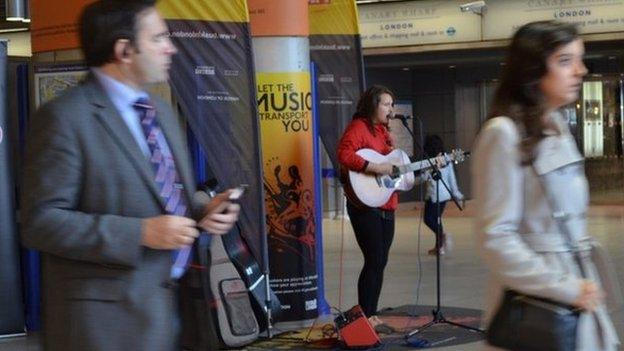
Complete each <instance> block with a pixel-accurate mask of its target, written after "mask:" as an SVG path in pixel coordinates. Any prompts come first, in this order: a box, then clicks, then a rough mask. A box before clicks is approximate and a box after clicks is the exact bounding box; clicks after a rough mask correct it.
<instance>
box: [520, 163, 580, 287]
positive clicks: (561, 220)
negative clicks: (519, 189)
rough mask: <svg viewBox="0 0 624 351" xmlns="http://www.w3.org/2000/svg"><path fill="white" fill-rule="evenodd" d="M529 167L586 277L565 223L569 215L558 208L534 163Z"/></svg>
mask: <svg viewBox="0 0 624 351" xmlns="http://www.w3.org/2000/svg"><path fill="white" fill-rule="evenodd" d="M531 168H532V169H533V172H534V173H535V175H537V179H538V180H539V183H540V185H541V188H542V191H543V192H544V197H546V202H548V205H549V206H550V209H551V210H552V217H553V218H554V219H555V221H556V222H557V227H559V231H560V232H561V235H562V236H563V237H564V239H565V243H566V245H567V246H568V249H569V250H570V252H572V253H573V254H574V260H575V261H576V264H578V266H579V269H580V272H581V277H583V278H587V272H586V271H585V266H584V265H583V258H582V257H581V253H580V249H579V245H578V242H577V241H576V240H574V238H573V237H572V234H570V231H568V227H567V226H566V224H565V220H566V219H567V218H568V217H569V215H568V214H566V213H565V211H563V210H561V209H559V208H558V206H557V204H556V202H555V200H554V198H553V196H552V194H551V192H550V190H549V189H548V187H547V186H546V184H545V183H544V178H543V177H542V176H541V175H540V174H539V173H538V172H537V169H535V165H534V164H531Z"/></svg>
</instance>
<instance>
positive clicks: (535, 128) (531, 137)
mask: <svg viewBox="0 0 624 351" xmlns="http://www.w3.org/2000/svg"><path fill="white" fill-rule="evenodd" d="M577 38H578V31H577V29H576V27H575V26H574V25H572V24H567V23H562V22H557V21H539V22H531V23H528V24H525V25H524V26H522V27H520V29H518V31H517V32H516V34H515V35H514V37H513V39H512V41H511V45H510V46H509V51H508V54H507V60H506V65H505V68H504V71H503V74H502V77H501V83H500V85H499V87H498V89H497V90H496V94H495V97H494V103H493V104H492V109H491V113H490V118H492V117H496V116H508V117H510V118H512V119H513V120H514V121H515V122H516V123H517V124H518V126H519V127H520V128H521V130H522V131H523V140H522V143H521V145H520V148H521V151H522V154H523V163H525V164H526V163H530V162H532V161H533V159H534V158H535V155H534V152H535V146H536V145H537V143H538V142H539V141H540V140H541V139H542V138H543V137H544V135H543V130H544V129H545V124H544V121H543V119H542V117H543V115H544V113H545V112H546V109H547V106H546V98H545V97H544V94H543V92H542V91H541V90H540V87H539V84H540V80H541V79H542V77H544V76H545V75H546V74H547V73H548V67H547V66H546V61H547V59H548V57H549V56H550V55H552V54H553V53H554V52H555V51H556V50H557V49H558V48H559V47H561V46H562V45H566V44H569V43H571V42H573V41H574V40H576V39H577Z"/></svg>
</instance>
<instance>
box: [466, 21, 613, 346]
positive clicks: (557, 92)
mask: <svg viewBox="0 0 624 351" xmlns="http://www.w3.org/2000/svg"><path fill="white" fill-rule="evenodd" d="M583 55H584V46H583V42H582V40H581V39H580V38H579V37H578V33H577V30H576V28H575V27H574V26H573V25H572V24H564V23H561V22H555V21H544V22H533V23H529V24H526V25H524V26H522V27H521V28H520V29H519V30H518V31H517V32H516V34H515V35H514V37H513V39H512V42H511V46H510V48H509V53H508V58H507V62H506V65H505V71H504V73H503V76H502V79H501V82H500V86H499V88H498V90H497V92H496V95H495V98H494V103H493V106H492V110H491V118H490V119H489V120H488V121H487V122H486V123H485V125H484V126H483V128H482V130H481V132H480V134H479V136H478V138H477V142H476V147H475V153H474V159H473V164H472V165H473V169H472V179H473V182H474V184H473V190H474V191H475V198H476V206H477V226H476V228H477V234H478V237H479V243H480V247H481V250H482V254H483V256H484V259H485V261H486V263H487V265H488V267H489V268H490V270H491V275H490V279H489V287H488V289H487V291H488V301H487V302H488V303H487V308H486V315H485V318H486V320H489V319H491V317H492V315H493V313H494V312H495V311H496V309H497V307H498V306H499V303H500V301H501V297H502V293H503V291H504V289H506V288H509V289H512V290H515V291H517V292H520V293H523V294H529V295H533V296H537V297H543V298H548V299H551V300H554V301H558V302H562V303H566V304H569V305H573V306H576V307H578V308H580V309H581V310H582V311H583V312H582V313H581V316H580V319H579V324H578V329H577V338H576V339H577V342H576V349H577V350H587V351H589V350H592V351H597V350H616V348H617V345H618V344H619V341H618V337H617V335H616V331H615V328H614V326H613V324H612V322H611V319H610V318H609V315H608V313H607V308H606V299H608V298H609V297H612V298H616V297H617V296H618V295H619V294H620V292H619V289H615V288H613V286H614V285H613V284H615V282H614V281H613V280H612V279H609V274H607V273H608V269H606V268H605V267H604V265H603V264H602V263H604V260H603V259H598V258H599V257H601V258H604V256H602V255H601V254H602V251H601V250H600V248H599V247H598V246H597V244H595V242H594V241H593V239H592V238H591V237H590V236H589V233H588V232H587V225H586V218H585V215H586V212H587V206H588V185H587V180H586V178H585V175H584V167H583V157H582V156H581V154H580V153H579V151H578V149H577V147H576V143H575V141H574V138H573V137H572V135H571V134H570V132H569V130H568V126H567V123H566V122H565V121H564V120H563V117H562V116H561V114H559V113H558V109H559V108H560V107H562V106H565V105H568V104H571V103H574V102H575V101H576V100H577V99H578V97H579V91H580V89H581V88H582V83H583V76H584V75H585V74H586V73H587V69H586V68H585V65H584V64H583ZM555 208H557V211H556V210H555ZM555 212H557V213H558V214H564V216H563V219H562V221H563V225H562V227H563V228H567V229H565V232H568V233H569V234H570V236H571V237H572V239H573V240H574V241H575V242H577V243H578V244H579V247H580V255H581V257H582V260H581V263H582V267H583V270H584V271H585V272H586V275H585V276H586V277H585V278H583V277H582V276H581V268H580V265H579V264H577V262H576V261H575V259H574V255H573V253H572V252H570V250H569V249H568V246H567V245H566V243H567V240H566V237H565V235H563V234H564V233H563V231H561V230H559V228H560V227H559V226H558V222H557V220H558V219H555V218H554V217H555V216H554V214H555ZM557 217H559V216H557Z"/></svg>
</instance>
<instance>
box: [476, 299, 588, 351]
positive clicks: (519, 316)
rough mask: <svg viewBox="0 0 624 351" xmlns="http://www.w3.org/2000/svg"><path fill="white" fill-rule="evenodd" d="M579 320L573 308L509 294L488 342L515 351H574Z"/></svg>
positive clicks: (500, 308)
mask: <svg viewBox="0 0 624 351" xmlns="http://www.w3.org/2000/svg"><path fill="white" fill-rule="evenodd" d="M579 316H580V312H579V310H578V309H576V308H575V307H573V306H570V305H566V304H562V303H559V302H555V301H552V300H548V299H544V298H540V297H536V296H531V295H525V294H521V293H519V292H517V291H514V290H506V291H505V293H504V295H503V299H502V301H501V304H500V307H499V309H498V311H497V312H496V314H495V315H494V318H493V319H492V321H491V322H490V326H489V327H488V329H487V331H486V333H485V335H486V340H487V342H488V343H489V344H490V345H493V346H496V347H500V348H504V349H507V350H512V351H542V350H543V351H546V350H548V351H564V350H565V351H574V350H576V330H577V326H578V320H579Z"/></svg>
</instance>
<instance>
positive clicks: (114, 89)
mask: <svg viewBox="0 0 624 351" xmlns="http://www.w3.org/2000/svg"><path fill="white" fill-rule="evenodd" d="M91 70H92V72H93V73H94V74H95V76H96V77H97V79H98V81H99V82H100V83H101V84H102V86H103V87H104V90H105V91H106V93H107V94H108V97H110V99H111V101H112V102H113V104H114V105H115V107H117V109H124V108H127V107H128V106H132V105H133V104H134V103H135V102H136V101H137V100H139V99H141V98H144V99H149V95H148V94H147V93H146V92H145V91H142V90H137V89H134V88H132V87H131V86H128V85H126V84H124V83H122V82H120V81H118V80H116V79H115V78H113V77H111V76H109V75H107V74H106V73H104V72H102V70H101V69H99V68H91Z"/></svg>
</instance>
